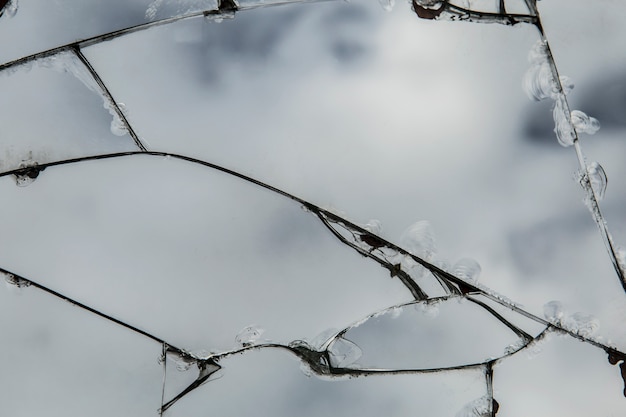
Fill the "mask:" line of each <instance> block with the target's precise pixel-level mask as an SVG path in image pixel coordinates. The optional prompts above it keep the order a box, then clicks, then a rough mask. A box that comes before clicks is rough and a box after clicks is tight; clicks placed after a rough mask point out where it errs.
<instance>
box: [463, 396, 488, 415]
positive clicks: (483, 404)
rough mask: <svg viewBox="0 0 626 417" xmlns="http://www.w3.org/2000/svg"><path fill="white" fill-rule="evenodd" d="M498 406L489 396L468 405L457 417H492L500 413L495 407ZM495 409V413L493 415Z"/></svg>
mask: <svg viewBox="0 0 626 417" xmlns="http://www.w3.org/2000/svg"><path fill="white" fill-rule="evenodd" d="M495 404H497V403H496V402H495V401H493V400H492V398H491V397H489V396H488V395H485V396H482V397H480V398H477V399H476V400H474V401H472V402H470V403H468V404H466V405H465V407H463V409H462V410H460V411H459V412H458V413H457V414H456V417H492V416H493V415H495V413H496V412H497V411H498V410H497V409H496V408H497V407H495V406H494V405H495ZM492 409H493V413H492Z"/></svg>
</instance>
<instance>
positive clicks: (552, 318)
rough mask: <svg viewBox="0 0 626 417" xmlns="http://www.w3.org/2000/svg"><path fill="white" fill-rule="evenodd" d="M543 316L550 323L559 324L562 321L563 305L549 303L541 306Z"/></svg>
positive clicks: (553, 302) (558, 302)
mask: <svg viewBox="0 0 626 417" xmlns="http://www.w3.org/2000/svg"><path fill="white" fill-rule="evenodd" d="M543 316H544V317H545V318H546V320H548V321H549V322H550V323H555V324H559V323H560V322H561V320H562V319H563V305H562V304H561V302H560V301H549V302H547V303H546V304H544V306H543Z"/></svg>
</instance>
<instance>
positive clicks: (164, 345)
mask: <svg viewBox="0 0 626 417" xmlns="http://www.w3.org/2000/svg"><path fill="white" fill-rule="evenodd" d="M159 360H160V361H162V365H163V383H162V385H161V406H160V407H159V416H160V417H163V412H164V411H165V410H163V404H164V403H165V383H166V382H167V343H165V342H164V343H162V344H161V357H160V358H159Z"/></svg>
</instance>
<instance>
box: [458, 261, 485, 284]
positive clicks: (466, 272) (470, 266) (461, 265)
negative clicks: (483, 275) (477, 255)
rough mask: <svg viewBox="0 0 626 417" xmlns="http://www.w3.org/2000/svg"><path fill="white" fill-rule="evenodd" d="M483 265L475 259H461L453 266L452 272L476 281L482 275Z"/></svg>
mask: <svg viewBox="0 0 626 417" xmlns="http://www.w3.org/2000/svg"><path fill="white" fill-rule="evenodd" d="M481 270H482V269H481V267H480V265H479V264H478V262H476V261H475V260H474V259H471V258H463V259H460V260H459V261H458V262H457V263H455V264H454V266H453V267H452V274H453V275H454V276H456V277H458V278H461V279H462V280H464V281H468V282H476V281H477V280H478V276H479V275H480V271H481Z"/></svg>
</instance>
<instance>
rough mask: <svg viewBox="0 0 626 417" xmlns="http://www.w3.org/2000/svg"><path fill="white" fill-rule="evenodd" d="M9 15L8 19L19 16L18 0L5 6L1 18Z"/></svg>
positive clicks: (13, 0)
mask: <svg viewBox="0 0 626 417" xmlns="http://www.w3.org/2000/svg"><path fill="white" fill-rule="evenodd" d="M5 14H6V15H7V17H13V16H15V15H16V14H17V0H9V2H8V3H7V4H5V5H4V9H2V10H0V16H3V15H5Z"/></svg>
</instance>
